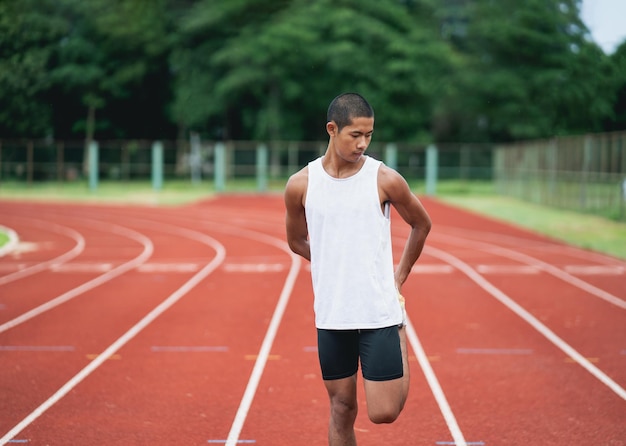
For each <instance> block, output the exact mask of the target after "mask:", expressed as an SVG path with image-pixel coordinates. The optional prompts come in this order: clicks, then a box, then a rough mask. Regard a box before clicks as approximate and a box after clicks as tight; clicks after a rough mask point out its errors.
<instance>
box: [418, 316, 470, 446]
mask: <svg viewBox="0 0 626 446" xmlns="http://www.w3.org/2000/svg"><path fill="white" fill-rule="evenodd" d="M406 337H407V340H408V341H409V344H411V348H412V349H413V351H414V352H415V356H416V357H417V361H418V362H419V365H420V367H421V368H422V371H423V372H424V376H425V377H426V381H427V382H428V385H429V387H430V390H431V391H432V393H433V396H434V397H435V400H436V401H437V405H438V406H439V410H440V411H441V414H442V415H443V418H444V420H445V421H446V425H447V426H448V430H449V431H450V434H451V435H452V438H453V439H454V444H456V445H459V446H467V443H466V442H465V438H464V437H463V433H462V432H461V429H460V428H459V424H458V423H457V421H456V417H455V416H454V413H452V409H451V408H450V404H448V400H447V399H446V396H445V394H444V393H443V389H442V388H441V385H440V384H439V380H438V379H437V375H435V372H434V371H433V368H432V367H431V365H430V361H429V360H428V357H427V356H426V352H425V351H424V348H423V347H422V343H421V342H420V340H419V338H418V337H417V333H416V332H415V329H414V328H413V324H411V320H410V319H409V318H408V317H407V320H406Z"/></svg>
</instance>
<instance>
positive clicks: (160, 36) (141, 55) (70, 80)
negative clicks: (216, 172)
mask: <svg viewBox="0 0 626 446" xmlns="http://www.w3.org/2000/svg"><path fill="white" fill-rule="evenodd" d="M166 6H167V4H166V1H165V0H158V1H149V0H116V1H114V2H111V1H107V0H91V1H89V2H83V1H81V0H62V1H60V2H59V6H58V8H59V11H60V13H61V14H62V15H63V17H65V19H66V20H67V22H68V25H69V31H68V33H67V34H66V35H65V36H64V39H63V41H62V42H61V44H60V45H59V47H58V51H57V60H56V62H57V63H56V65H55V66H54V67H53V69H52V70H51V77H52V79H53V82H54V84H55V85H56V89H55V91H54V92H53V93H52V95H53V98H54V101H55V103H56V105H57V107H58V108H57V110H58V111H59V112H61V113H59V114H58V115H57V116H58V118H57V121H56V123H57V126H58V127H60V128H65V129H66V130H65V132H64V134H65V136H66V137H67V136H69V135H71V134H72V133H75V132H77V131H84V134H85V139H86V140H91V139H92V138H93V137H94V132H95V130H96V128H98V129H99V130H100V131H101V132H102V136H105V135H108V136H117V137H129V136H131V137H132V136H139V135H142V136H144V137H162V136H165V135H167V133H168V130H167V127H168V126H167V121H166V120H165V119H164V117H165V110H164V108H165V107H164V102H165V101H167V98H168V92H169V88H168V82H169V79H168V78H167V57H168V56H167V54H168V51H169V46H168V45H169V41H168V26H169V22H168V20H169V19H168V15H167V10H166ZM148 87H153V88H154V91H152V92H151V91H146V88H148ZM152 95H154V96H155V97H156V98H159V99H160V100H159V101H154V100H153V97H152ZM68 97H69V98H70V100H68ZM134 104H139V105H140V106H141V107H136V106H134ZM151 104H154V105H155V106H156V107H149V106H147V105H151ZM77 107H83V108H84V110H85V113H84V115H83V116H84V118H83V119H80V118H78V119H77V115H76V108H77ZM96 110H102V118H101V119H100V120H99V122H100V125H99V126H98V127H97V126H96ZM159 110H160V111H159ZM142 114H147V115H149V116H151V117H152V118H153V119H149V118H147V119H145V120H143V119H141V116H142ZM159 115H161V116H162V117H161V118H159ZM68 117H69V119H70V120H69V122H68V121H67V118H68ZM129 118H132V120H129ZM146 121H148V122H150V123H151V125H149V126H147V125H142V123H144V122H146ZM155 124H156V125H155ZM133 127H139V131H137V130H134V129H133ZM170 131H171V130H170Z"/></svg>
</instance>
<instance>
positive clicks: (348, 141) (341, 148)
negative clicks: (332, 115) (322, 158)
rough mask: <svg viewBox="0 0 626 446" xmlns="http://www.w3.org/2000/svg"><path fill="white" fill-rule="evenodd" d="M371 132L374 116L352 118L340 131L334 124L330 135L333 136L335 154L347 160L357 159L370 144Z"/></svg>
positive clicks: (354, 160) (353, 161)
mask: <svg viewBox="0 0 626 446" xmlns="http://www.w3.org/2000/svg"><path fill="white" fill-rule="evenodd" d="M333 124H334V122H333ZM329 130H330V129H329ZM373 132H374V118H354V119H353V120H352V122H351V123H350V124H349V125H347V126H345V127H344V128H342V129H341V131H340V132H338V131H337V126H336V125H335V126H334V129H333V133H332V134H331V136H333V137H334V146H335V151H336V153H337V155H339V157H340V158H342V159H344V160H345V161H348V162H352V163H355V162H357V161H359V160H360V159H361V156H363V154H364V153H365V151H366V150H367V147H368V146H369V145H370V142H371V140H372V133H373Z"/></svg>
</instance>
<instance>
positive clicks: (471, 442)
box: [435, 441, 485, 446]
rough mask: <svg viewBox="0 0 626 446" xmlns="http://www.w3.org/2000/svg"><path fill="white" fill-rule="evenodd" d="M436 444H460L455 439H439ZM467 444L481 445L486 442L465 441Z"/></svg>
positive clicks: (472, 445) (469, 445) (471, 445)
mask: <svg viewBox="0 0 626 446" xmlns="http://www.w3.org/2000/svg"><path fill="white" fill-rule="evenodd" d="M435 444H439V445H445V444H451V445H458V443H456V442H454V441H438V442H436V443H435ZM464 444H466V445H467V446H481V445H484V444H485V442H484V441H468V442H467V443H464Z"/></svg>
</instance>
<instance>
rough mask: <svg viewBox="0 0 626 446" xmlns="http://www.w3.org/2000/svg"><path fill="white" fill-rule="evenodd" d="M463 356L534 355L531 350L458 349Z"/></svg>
mask: <svg viewBox="0 0 626 446" xmlns="http://www.w3.org/2000/svg"><path fill="white" fill-rule="evenodd" d="M456 352H457V353H460V354H462V355H532V354H533V352H534V350H532V349H530V348H463V347H461V348H457V349H456Z"/></svg>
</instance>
